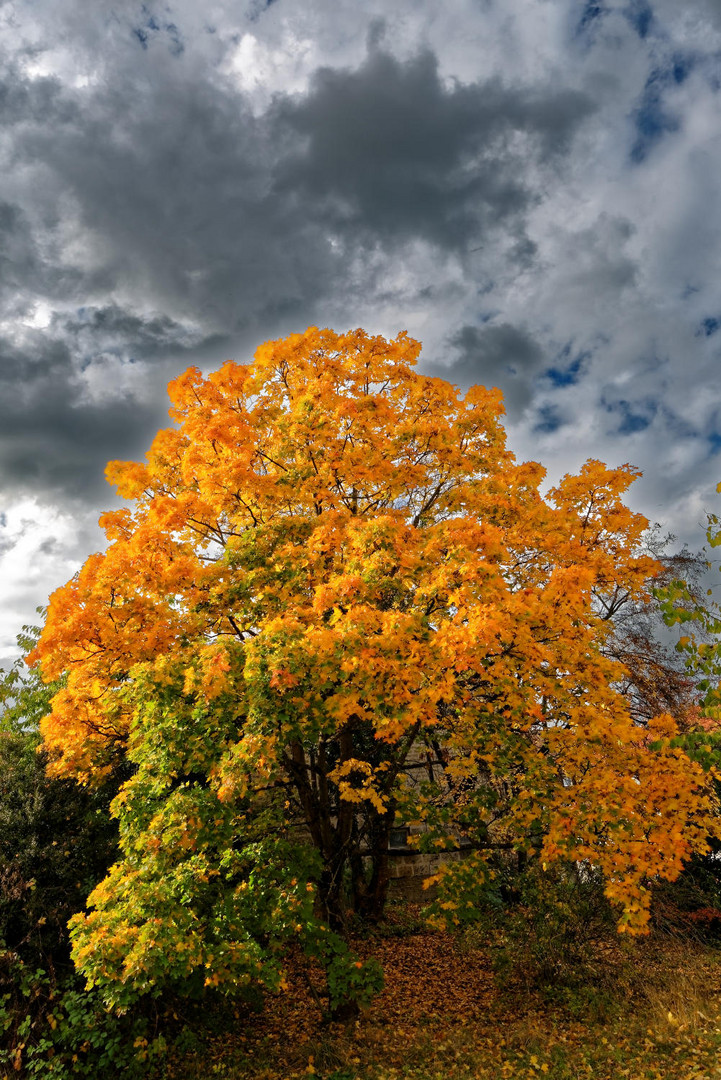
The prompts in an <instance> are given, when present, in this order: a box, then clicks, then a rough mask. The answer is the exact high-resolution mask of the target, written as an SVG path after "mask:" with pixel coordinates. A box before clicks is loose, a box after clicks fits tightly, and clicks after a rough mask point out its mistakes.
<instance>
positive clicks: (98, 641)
mask: <svg viewBox="0 0 721 1080" xmlns="http://www.w3.org/2000/svg"><path fill="white" fill-rule="evenodd" d="M419 350H420V346H419V345H418V343H417V342H415V341H412V340H411V339H410V338H408V337H407V336H406V335H405V334H400V335H399V336H398V337H397V338H396V339H395V340H392V341H386V340H384V339H383V338H381V337H373V336H370V335H368V334H366V333H365V332H364V331H362V330H357V331H353V332H350V333H347V334H336V333H333V332H332V331H330V330H317V329H310V330H308V331H307V332H306V333H304V334H299V335H294V336H292V337H290V338H287V339H286V340H283V341H275V342H268V343H266V344H264V345H262V346H261V347H260V348H259V349H258V351H257V353H256V355H255V360H254V362H253V363H252V364H251V365H248V366H244V365H240V364H236V363H226V364H224V365H223V366H222V367H221V368H220V370H218V371H216V372H214V373H212V374H210V375H208V376H207V377H204V376H203V375H202V374H201V372H200V371H198V370H197V369H194V368H191V369H190V370H189V371H187V372H186V373H185V374H184V375H182V376H181V377H180V378H178V379H176V380H175V382H173V383H171V385H170V387H169V391H170V397H171V401H172V409H171V413H170V415H171V418H172V419H173V421H174V426H173V427H169V428H168V429H166V430H163V431H161V432H159V434H158V435H157V436H156V438H155V440H154V442H153V444H152V447H151V449H150V450H149V452H148V454H147V460H146V462H145V463H144V464H142V463H125V462H124V463H120V462H113V463H111V464H110V465H109V466H108V470H107V476H108V479H109V480H110V481H111V482H112V483H114V484H115V485H116V486H117V489H118V492H119V493H120V495H121V496H123V497H124V498H125V499H127V500H128V501H129V502H130V506H129V507H127V508H124V509H120V510H115V511H112V512H110V513H107V514H105V515H104V516H103V517H102V518H101V523H102V525H103V527H104V529H105V532H106V535H107V538H108V541H109V544H108V547H107V550H106V551H105V552H103V553H102V554H97V555H93V556H92V557H91V558H89V559H88V560H87V562H86V563H85V565H84V566H83V567H82V569H81V570H80V571H79V572H78V574H76V575H75V577H74V578H73V579H72V580H71V581H70V582H68V584H67V585H65V586H64V587H62V588H61V589H59V590H58V591H57V592H56V593H55V594H54V595H53V597H52V598H51V602H50V607H49V611H48V615H47V619H46V622H45V627H44V630H43V632H42V636H41V639H40V642H39V644H38V646H37V648H36V649H35V651H34V653H33V656H32V659H33V660H34V661H35V662H37V663H39V664H40V665H41V667H42V671H43V673H44V676H45V678H46V679H49V680H52V679H57V678H59V677H60V676H61V675H62V676H64V678H65V684H64V686H63V687H62V688H61V689H60V690H59V692H58V693H57V694H56V695H55V697H54V699H53V705H52V711H51V713H50V714H49V716H48V717H47V718H46V720H45V721H44V722H43V734H44V739H45V744H46V747H47V749H48V752H49V753H50V754H51V756H52V769H53V770H54V772H55V773H57V774H58V775H72V776H75V777H77V778H79V779H80V780H82V781H83V782H91V783H92V782H93V779H94V778H95V777H98V776H101V775H103V774H104V773H105V772H107V771H108V770H110V769H111V768H112V766H113V762H114V761H115V760H116V759H117V757H118V755H120V756H125V757H127V758H128V759H129V761H130V762H131V763H132V765H133V768H134V770H135V772H134V775H133V776H132V778H131V779H130V780H129V781H128V782H127V783H126V784H125V785H124V788H123V790H122V791H121V793H120V795H119V796H118V798H117V800H116V803H115V812H116V813H117V815H118V816H119V818H120V826H121V846H122V850H123V857H122V859H121V860H120V862H119V863H118V864H117V865H116V866H115V867H114V868H113V870H112V871H111V873H110V875H109V877H108V878H107V879H106V881H105V882H103V883H102V884H101V885H100V886H99V887H98V888H97V889H96V890H95V892H94V893H93V894H92V896H91V898H90V902H91V905H92V908H93V910H91V911H90V913H89V914H85V915H81V916H78V917H77V919H76V924H75V940H76V952H75V955H76V960H77V962H78V963H79V965H80V967H81V968H82V969H83V970H84V971H85V972H86V973H87V974H88V976H89V977H90V978H91V980H95V981H96V982H99V983H101V984H107V985H108V987H115V988H116V989H115V990H109V991H108V992H109V994H111V996H112V994H115V995H116V999H119V997H118V995H121V991H120V990H118V989H117V987H126V988H131V989H134V990H135V991H138V992H139V991H141V990H142V989H143V988H146V989H147V987H148V986H151V985H155V984H158V983H162V981H163V979H171V978H172V979H186V980H192V979H196V980H198V979H199V980H200V983H202V982H203V981H204V980H205V982H206V983H207V982H208V981H210V982H211V984H215V983H221V984H222V983H223V982H224V981H228V982H232V981H233V980H236V981H237V980H238V978H240V977H242V978H248V979H250V978H254V977H261V975H262V973H263V972H264V973H265V975H266V976H267V978H268V980H269V981H270V982H271V983H273V980H275V982H274V983H273V984H274V985H278V984H279V981H282V978H283V976H282V962H281V959H279V958H280V957H282V948H283V947H284V943H286V942H287V941H289V940H296V939H297V940H301V941H302V942H304V943H305V944H306V945H307V943H308V942H311V945H309V946H308V948H312V949H314V950H316V953H317V954H319V955H322V956H323V958H324V962H326V964H327V966H328V967H329V970H330V971H331V975H330V976H329V980H332V979H333V978H337V979H338V980H339V981H340V982H343V985H344V986H345V987H346V989H347V987H348V986H349V985H351V984H352V980H353V979H354V978H357V979H358V980H360V979H361V977H365V976H367V975H368V969H366V968H364V967H363V965H362V964H361V963H360V961H357V960H356V959H355V958H354V957H352V955H351V954H349V953H347V951H346V952H344V951H343V946H342V944H339V939H337V937H332V935H333V933H334V931H335V930H336V929H338V928H339V926H340V925H341V924H342V913H343V905H344V903H347V902H348V899H347V897H348V891H349V890H350V893H351V894H352V903H353V905H354V906H355V908H356V910H358V911H360V912H361V913H364V914H369V915H373V914H376V915H377V914H378V912H379V910H380V909H381V908H382V903H383V900H384V898H385V892H386V889H387V884H388V866H387V849H388V835H389V830H390V828H391V826H392V825H393V823H394V821H395V820H396V817H397V815H399V814H402V817H403V820H404V821H416V822H418V823H420V825H421V826H422V829H423V830H424V831H423V832H422V835H421V843H422V844H425V845H426V846H427V847H431V848H433V849H434V850H437V851H443V850H445V849H446V848H448V847H452V846H456V847H459V846H461V847H464V848H465V849H466V851H467V853H468V857H467V858H465V859H463V860H459V861H456V862H453V863H449V864H448V865H447V866H445V867H442V868H441V869H440V871H439V874H438V876H437V882H436V884H437V886H438V890H439V892H438V901H437V908H438V913H439V915H440V914H442V915H443V916H444V917H447V918H449V919H451V920H452V921H458V920H460V919H462V918H463V917H464V916H465V915H466V914H468V913H469V912H472V910H473V908H474V903H475V899H474V898H475V897H476V895H477V890H478V888H479V885H480V883H482V882H483V881H484V880H486V879H487V875H488V873H489V872H490V871H489V858H490V855H491V854H492V853H493V852H495V851H498V850H508V851H514V850H515V851H522V852H528V853H530V854H531V855H534V856H537V858H538V860H539V863H541V864H543V863H550V862H552V861H554V860H559V859H560V860H563V859H567V860H573V861H576V862H583V861H588V862H589V863H592V864H593V865H594V866H595V867H597V868H599V869H600V870H602V872H603V874H604V876H605V881H606V891H607V894H608V896H609V897H610V898H611V899H612V900H613V901H614V902H616V903H617V904H618V905H619V909H620V926H621V927H622V928H627V929H629V930H632V931H636V930H642V929H643V927H644V925H645V922H646V920H647V915H648V890H647V883H648V880H649V879H650V878H653V877H655V876H663V877H668V878H673V877H674V876H676V875H677V874H678V873H679V872H680V870H681V867H682V865H683V862H684V860H685V859H687V858H688V857H690V856H691V854H692V853H693V852H695V851H704V850H706V844H707V837H708V836H709V835H711V834H715V833H717V832H718V829H719V825H718V819H717V818H716V816H715V815H716V810H717V804H716V797H715V794H714V792H713V788H712V785H711V784H710V782H709V776H708V775H707V773H705V772H704V770H703V768H702V767H701V765H700V764H698V763H697V762H695V761H693V760H691V759H690V757H689V756H688V755H687V754H686V753H685V752H684V750H683V749H682V748H681V747H679V746H678V745H677V744H675V743H674V741H673V740H674V736H675V734H676V731H677V728H676V722H675V720H674V719H673V718H672V717H671V716H670V715H668V714H665V715H659V716H653V717H650V718H648V719H647V720H645V722H644V725H643V726H639V724H638V723H637V722H635V720H634V716H633V715H632V709H631V707H630V701H629V697H628V696H627V695H625V694H624V693H623V685H624V678H625V677H626V676H627V671H626V669H625V668H624V666H623V664H622V663H621V662H620V661H619V660H618V659H615V658H614V656H613V655H612V654H613V650H612V649H609V647H608V644H609V640H610V635H611V634H612V633H613V618H612V617H610V618H609V613H608V612H609V604H611V606H612V598H613V596H614V595H618V594H619V593H622V594H623V595H625V596H626V597H627V598H629V600H630V601H631V602H632V603H633V604H637V605H643V604H645V603H647V602H648V601H649V599H650V590H651V588H652V586H653V581H654V578H655V576H656V575H657V574H658V573H659V572H660V570H661V564H660V563H659V562H658V561H657V560H656V559H654V558H653V557H652V556H651V555H649V554H644V553H642V551H641V548H640V542H641V537H642V534H643V532H644V529H645V528H646V526H647V522H646V520H645V519H644V518H643V517H642V516H641V515H639V514H635V513H633V512H631V510H629V509H628V507H627V506H626V505H625V504H624V502H623V496H624V493H625V491H626V490H627V488H628V487H629V485H630V484H631V482H632V481H633V480H634V478H635V477H636V476H637V475H638V474H637V472H636V471H635V470H634V469H633V468H631V467H630V466H628V465H624V466H622V467H620V468H615V469H609V468H607V467H605V466H604V465H603V464H601V463H600V462H598V461H589V462H587V463H586V465H584V466H583V468H582V469H581V470H580V472H579V473H578V474H577V475H569V476H565V477H564V478H563V479H562V480H561V481H560V483H559V484H558V485H557V486H556V487H554V488H552V489H551V490H550V491H549V492H548V493H547V494H546V495H543V494H542V493H541V490H540V485H541V484H542V482H543V479H544V469H543V468H542V467H541V466H540V465H539V464H536V463H533V462H526V463H518V462H517V461H516V460H515V458H514V456H513V455H512V453H511V452H510V451H509V450H508V449H507V448H506V445H505V433H504V430H503V427H502V415H503V405H502V399H501V395H500V392H499V391H497V390H488V389H484V388H483V387H479V386H476V387H473V388H471V389H470V390H469V391H468V392H467V393H466V394H465V396H464V395H462V394H461V393H460V392H459V391H458V389H457V388H455V387H454V386H452V385H450V384H449V383H447V382H445V381H443V380H441V379H437V378H430V377H428V376H424V375H422V374H419V373H417V372H416V370H415V369H414V364H415V361H416V358H417V355H418V352H419ZM349 877H350V886H348V882H347V879H348V878H349ZM344 890H345V897H346V899H345V900H344V899H343V895H344ZM269 928H271V929H269ZM271 930H272V932H271ZM323 935H326V936H325V937H324V936H323ZM328 935H331V936H328ZM331 940H332V941H333V944H332V945H330V944H327V943H328V942H331ZM323 942H326V944H323ZM333 965H335V967H333ZM331 969H332V970H331ZM333 972H335V974H333ZM354 972H355V974H354Z"/></svg>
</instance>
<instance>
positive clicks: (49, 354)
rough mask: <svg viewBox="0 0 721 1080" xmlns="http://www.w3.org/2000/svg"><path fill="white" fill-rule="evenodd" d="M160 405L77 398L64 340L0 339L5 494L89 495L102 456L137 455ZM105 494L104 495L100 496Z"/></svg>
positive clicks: (0, 457) (100, 486) (101, 485)
mask: <svg viewBox="0 0 721 1080" xmlns="http://www.w3.org/2000/svg"><path fill="white" fill-rule="evenodd" d="M162 418H163V410H162V409H161V408H159V407H158V406H157V404H156V403H155V402H140V401H138V400H136V399H134V398H132V397H130V396H126V397H113V398H109V399H107V400H101V401H91V400H86V399H84V397H83V395H82V388H81V386H80V385H79V381H78V378H77V375H76V373H75V369H74V365H73V359H72V356H71V353H70V350H69V348H68V345H67V344H66V343H65V342H62V341H58V340H53V339H52V338H50V337H49V336H47V335H40V334H35V335H32V336H31V340H30V341H28V343H27V345H26V347H25V349H21V348H18V346H17V345H15V344H13V343H11V342H9V341H7V340H2V339H0V475H2V479H3V488H4V490H5V492H9V491H15V492H22V491H23V490H30V491H32V492H33V494H34V495H35V496H39V497H42V496H47V495H51V496H55V497H56V498H57V495H58V493H61V495H62V496H63V497H65V498H70V499H73V500H75V499H78V498H80V499H93V498H97V497H98V495H99V494H100V493H101V492H102V493H103V495H105V492H106V491H107V489H106V486H105V481H104V478H103V470H104V465H105V462H106V461H107V460H108V459H110V458H118V457H119V458H125V457H134V456H137V454H138V452H139V451H141V450H142V448H143V443H144V441H145V436H146V433H147V431H148V430H149V429H152V426H153V425H155V426H156V427H157V425H158V423H159V422H160V421H161V420H162ZM106 498H107V496H106Z"/></svg>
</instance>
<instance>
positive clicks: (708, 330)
mask: <svg viewBox="0 0 721 1080" xmlns="http://www.w3.org/2000/svg"><path fill="white" fill-rule="evenodd" d="M719 328H721V320H719V319H716V318H714V317H713V316H711V315H710V316H709V317H708V318H707V319H704V320H703V321H702V323H701V326H700V328H699V329H698V330H697V331H696V337H712V336H713V335H714V334H715V333H716V331H717V330H718V329H719Z"/></svg>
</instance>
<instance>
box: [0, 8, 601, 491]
mask: <svg viewBox="0 0 721 1080" xmlns="http://www.w3.org/2000/svg"><path fill="white" fill-rule="evenodd" d="M140 29H141V30H142V34H141V35H140V36H138V35H137V34H136V36H135V38H136V39H137V40H135V39H134V40H135V45H136V46H137V48H135V50H134V51H133V53H132V56H133V60H132V63H129V61H128V56H129V53H128V52H127V51H126V52H124V51H122V50H118V51H117V54H114V55H113V56H111V57H110V58H109V60H108V67H107V69H106V70H105V71H104V77H103V78H102V79H97V80H95V82H93V83H92V84H90V85H86V86H78V87H74V86H72V85H70V84H68V83H64V84H63V83H61V82H60V81H58V80H57V79H54V78H35V79H32V78H29V77H28V76H27V75H24V74H23V73H22V71H21V70H20V69H19V68H16V69H15V71H14V73H13V77H12V79H11V80H8V81H6V82H5V84H3V86H2V87H0V114H2V115H3V116H4V118H5V122H6V125H7V129H8V131H11V132H12V137H11V140H10V143H9V144H7V145H6V149H5V151H4V152H3V151H1V150H0V154H2V153H4V160H5V164H6V165H7V169H8V175H9V176H10V177H12V176H13V175H14V176H16V177H20V176H22V177H23V178H24V181H23V183H22V184H21V183H19V182H16V183H15V185H14V188H15V191H16V198H17V200H18V202H13V201H11V200H9V199H8V200H7V201H5V202H0V239H2V241H3V246H2V254H0V275H2V277H1V280H0V315H2V314H4V315H6V316H7V315H8V314H9V313H12V311H13V305H14V304H16V303H17V301H18V298H21V299H22V303H23V304H24V306H25V308H28V306H29V310H32V308H33V304H34V303H35V302H38V301H40V302H43V303H45V304H46V306H48V307H49V308H50V310H51V311H54V313H53V314H52V316H51V318H50V320H49V326H48V329H47V331H46V333H45V334H44V335H43V334H42V333H41V332H39V331H38V332H37V333H36V334H35V336H34V338H33V342H34V344H33V347H32V349H31V350H28V348H27V347H26V345H24V344H22V343H21V344H20V345H18V344H17V343H13V342H14V339H13V338H12V337H9V338H8V339H7V340H6V341H5V342H4V343H2V342H0V380H1V385H2V400H1V401H0V477H1V478H2V480H3V481H4V483H5V484H6V485H11V486H13V487H15V488H17V487H22V485H23V484H25V485H27V487H28V488H29V489H32V490H33V491H35V492H37V491H38V490H39V489H42V490H45V491H49V490H51V489H53V488H54V489H55V493H56V497H58V498H62V497H63V496H64V495H71V496H72V497H73V498H76V497H78V496H79V495H81V494H82V493H83V492H85V493H86V494H87V497H88V499H90V500H92V499H93V498H94V497H95V495H96V492H97V490H98V483H99V477H100V476H101V475H102V468H103V465H104V462H105V460H106V459H107V458H108V457H114V456H124V455H126V454H129V453H138V452H139V450H140V449H141V448H142V447H143V444H147V442H148V441H149V439H150V437H151V436H152V432H153V427H154V426H155V425H156V424H157V421H158V418H159V417H160V418H161V420H162V408H156V407H155V405H154V404H153V403H152V402H149V401H143V402H142V403H141V402H140V401H139V400H138V399H137V395H133V394H130V393H129V392H127V390H126V389H124V388H123V386H122V384H121V385H120V386H118V387H114V386H113V385H112V383H111V384H110V385H108V386H106V387H105V392H104V393H101V394H100V395H99V400H95V399H94V398H93V393H89V391H88V384H87V380H86V379H84V377H83V376H84V372H85V371H86V369H87V368H88V367H91V368H92V366H93V364H94V363H95V362H96V361H100V362H102V361H103V359H104V358H105V359H107V358H108V357H110V358H115V359H116V360H119V361H135V362H138V363H140V364H143V363H151V362H152V363H155V362H156V361H157V360H158V359H159V358H160V359H162V358H168V357H171V356H173V357H175V359H176V360H177V361H178V362H179V364H180V363H182V362H183V359H185V360H187V359H188V357H189V356H203V355H205V356H206V357H210V356H215V355H216V353H217V351H218V349H219V347H220V344H221V343H224V342H227V343H228V352H230V351H231V349H232V351H237V348H238V345H239V344H240V345H241V346H242V345H243V344H244V343H248V344H250V343H251V342H253V343H254V342H255V341H257V340H258V339H261V338H262V337H268V336H272V335H277V334H281V333H284V332H287V331H288V330H289V329H297V328H298V326H305V325H307V324H308V323H310V322H312V321H313V319H314V316H315V311H316V309H317V307H318V306H319V304H322V303H323V302H324V301H326V300H327V299H328V298H329V297H333V298H339V297H342V296H343V295H344V294H345V293H348V295H349V296H350V295H352V294H353V293H354V292H355V290H360V291H362V290H363V289H364V288H366V287H368V286H367V283H366V285H364V278H363V274H364V269H363V263H364V253H372V252H374V251H376V250H378V248H381V249H387V248H390V247H395V248H397V247H398V244H399V243H401V244H402V243H405V242H407V241H408V242H410V241H416V240H423V241H426V242H427V243H429V244H431V245H434V246H436V247H437V248H439V249H442V250H444V251H446V252H447V251H450V250H454V249H457V250H458V251H460V252H464V251H466V250H467V248H468V246H469V241H472V242H474V243H475V242H477V241H482V240H483V239H484V237H485V236H486V235H487V234H489V233H492V232H497V231H498V230H499V228H501V227H502V226H504V225H505V227H506V228H507V229H508V230H510V232H511V233H512V235H513V236H514V242H513V244H512V245H511V247H510V248H509V253H508V254H507V258H508V259H510V260H511V261H512V262H515V264H516V265H517V266H519V267H522V266H525V265H528V264H529V262H530V261H532V259H533V255H534V250H535V249H534V245H533V244H532V242H531V241H530V240H529V239H528V238H527V237H525V235H524V232H523V221H524V211H526V209H527V208H528V207H529V205H531V204H532V203H533V202H534V201H535V200H536V199H537V196H536V193H535V190H534V188H533V187H532V186H531V185H530V184H529V183H527V182H524V180H523V176H524V171H526V170H527V169H528V168H530V167H539V168H541V169H546V168H555V164H554V163H556V162H558V161H560V160H561V159H562V157H563V154H564V152H565V151H566V150H567V149H568V147H569V144H570V140H571V139H572V137H573V135H574V133H575V132H576V131H577V130H578V128H579V126H580V125H581V124H582V123H583V122H584V120H585V119H586V118H587V117H588V116H589V115H590V114H591V112H592V111H593V109H594V106H593V104H592V102H591V100H590V99H589V98H588V97H587V96H585V95H583V94H581V93H578V92H576V91H572V90H558V89H554V88H553V87H551V86H547V85H541V86H536V87H533V88H528V87H526V88H524V89H514V88H508V87H505V86H504V84H503V83H502V82H501V81H500V80H499V79H498V78H492V79H488V80H483V79H481V80H479V81H478V82H474V83H469V84H461V83H459V82H443V81H442V80H441V78H440V76H439V72H438V65H437V62H436V59H435V57H434V56H433V55H432V54H431V53H430V52H424V53H422V54H420V55H416V56H414V57H411V58H410V59H409V60H406V61H401V60H398V59H396V58H394V57H392V56H391V55H390V54H388V53H386V52H383V51H381V50H380V49H379V48H378V47H377V46H376V45H373V44H372V45H371V48H370V52H369V54H368V55H367V57H366V59H365V61H364V62H363V63H361V65H360V66H358V67H356V68H353V69H350V68H348V69H340V70H331V69H329V68H322V69H320V70H319V71H317V72H316V74H315V75H314V77H313V78H312V79H311V81H310V84H309V87H308V89H307V91H306V92H304V93H300V94H294V95H289V94H285V95H283V94H277V95H276V96H275V98H273V100H272V101H271V103H270V105H269V106H268V107H267V108H266V109H265V111H263V112H261V113H259V114H256V113H254V112H253V111H252V110H251V107H250V102H249V101H248V99H247V98H245V97H244V96H243V94H242V93H241V92H239V90H238V88H237V86H236V85H234V84H233V83H232V82H231V81H230V80H229V79H227V78H223V77H221V76H220V75H218V74H217V73H216V74H215V75H214V76H213V78H209V77H208V75H209V72H208V70H207V68H204V67H202V66H199V65H197V64H195V65H193V64H191V63H190V61H189V60H188V59H187V56H186V55H185V54H182V55H181V51H180V50H179V49H171V48H170V44H172V42H173V41H176V42H179V41H180V36H179V34H180V31H178V30H177V27H176V26H175V24H172V23H170V22H168V23H167V25H166V23H165V22H163V21H162V20H160V19H159V17H158V16H156V15H152V13H150V14H147V17H146V18H145V22H144V23H143V24H142V25H141V26H140ZM129 40H130V39H129ZM169 42H170V44H169ZM161 46H162V47H161ZM128 48H130V46H129V45H128ZM0 163H2V158H0ZM10 186H13V185H10ZM20 202H21V203H22V205H20V204H19V203H20ZM68 233H70V234H71V237H72V238H73V240H74V242H72V243H68V239H67V238H68ZM369 273H370V271H369ZM3 289H4V291H3ZM368 291H370V289H369V288H368ZM148 310H150V314H149V313H148ZM231 342H232V346H231V344H230V343H231ZM455 346H456V348H457V349H458V350H460V353H461V355H460V357H459V359H458V361H457V363H456V365H455V366H454V369H453V372H452V377H454V378H459V379H462V380H465V381H475V380H476V379H478V378H482V379H487V380H490V381H498V382H500V384H501V385H502V386H503V387H504V389H506V390H507V392H508V398H509V403H510V405H511V407H512V408H521V407H523V406H524V405H525V404H526V403H527V400H528V392H529V391H528V384H527V378H526V376H527V374H528V370H529V369H530V368H533V367H534V365H537V363H538V362H540V354H539V352H538V350H537V348H536V347H534V346H533V344H532V342H531V341H530V339H528V338H526V337H525V336H524V334H523V333H522V332H521V331H518V330H515V329H514V328H513V327H510V326H500V327H493V328H488V329H485V330H483V331H480V332H478V331H475V330H474V329H473V328H471V327H467V328H466V329H465V330H464V331H462V332H461V334H460V335H459V337H458V339H457V340H456V342H455ZM179 364H178V366H179ZM106 370H107V372H108V373H109V374H108V376H107V378H108V379H110V380H112V379H115V378H116V376H117V374H118V371H119V370H120V369H119V368H118V367H117V365H116V366H115V367H113V366H112V365H110V366H107V365H106V368H103V367H102V363H101V364H100V366H99V367H96V368H95V376H94V377H95V384H94V390H95V391H97V382H98V380H99V379H102V378H103V372H104V371H106ZM98 372H99V373H98ZM91 390H93V387H92V386H91ZM95 397H96V398H97V397H98V395H97V393H96V395H95Z"/></svg>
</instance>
